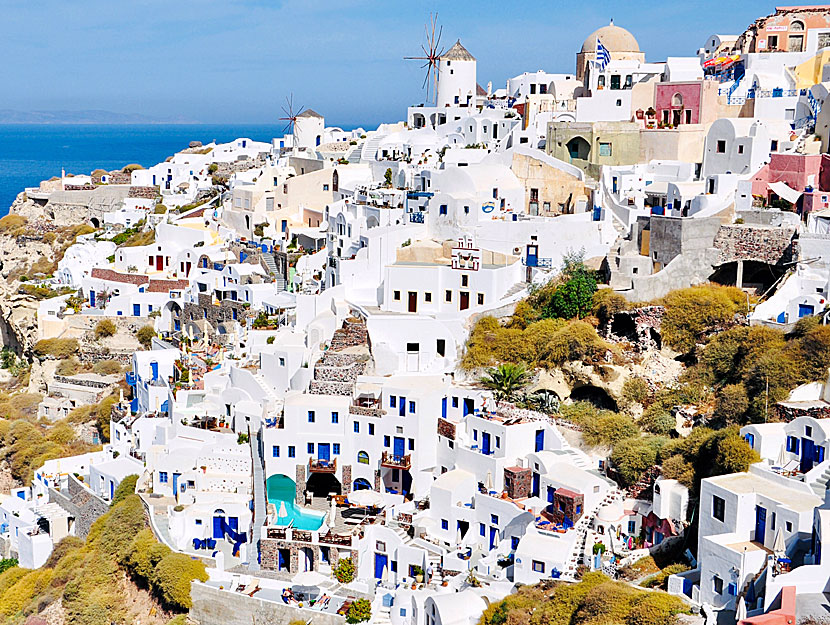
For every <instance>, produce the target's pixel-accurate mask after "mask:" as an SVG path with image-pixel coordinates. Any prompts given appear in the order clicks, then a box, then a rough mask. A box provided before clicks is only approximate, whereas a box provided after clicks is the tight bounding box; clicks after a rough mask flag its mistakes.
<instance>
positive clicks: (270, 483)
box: [265, 475, 326, 531]
mask: <svg viewBox="0 0 830 625" xmlns="http://www.w3.org/2000/svg"><path fill="white" fill-rule="evenodd" d="M265 492H266V493H267V495H268V503H272V504H274V505H275V506H276V507H277V525H291V526H292V527H296V528H297V529H298V530H312V531H313V530H318V529H320V526H321V525H322V524H323V519H324V518H325V516H326V514H325V513H320V512H311V511H310V510H305V509H304V508H301V507H300V506H298V505H297V504H295V503H294V497H295V496H296V493H297V490H296V485H295V483H294V480H292V479H291V478H290V477H287V476H285V475H272V476H271V477H269V478H268V480H267V481H266V482H265ZM282 503H285V512H286V515H285V516H279V512H280V507H281V504H282ZM291 521H294V523H293V524H291Z"/></svg>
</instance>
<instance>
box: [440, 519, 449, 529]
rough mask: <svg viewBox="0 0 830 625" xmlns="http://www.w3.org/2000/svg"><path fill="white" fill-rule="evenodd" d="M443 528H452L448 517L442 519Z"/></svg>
mask: <svg viewBox="0 0 830 625" xmlns="http://www.w3.org/2000/svg"><path fill="white" fill-rule="evenodd" d="M441 529H442V530H448V529H450V522H449V521H447V519H441Z"/></svg>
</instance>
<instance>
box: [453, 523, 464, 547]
mask: <svg viewBox="0 0 830 625" xmlns="http://www.w3.org/2000/svg"><path fill="white" fill-rule="evenodd" d="M463 540H464V537H463V536H461V528H460V527H459V528H458V529H457V530H456V532H455V544H456V545H460V544H461V541H463Z"/></svg>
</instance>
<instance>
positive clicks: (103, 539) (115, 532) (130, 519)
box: [87, 495, 145, 561]
mask: <svg viewBox="0 0 830 625" xmlns="http://www.w3.org/2000/svg"><path fill="white" fill-rule="evenodd" d="M144 525H145V521H144V505H143V504H142V503H141V499H140V498H139V497H138V495H128V496H126V497H125V498H124V499H123V500H122V501H120V502H119V503H117V504H116V505H115V506H113V507H112V508H111V509H110V512H109V514H106V515H104V516H102V517H100V518H99V519H98V520H97V521H95V523H93V525H92V528H91V529H90V531H89V536H88V537H87V538H88V542H89V543H91V544H92V545H94V546H95V547H96V548H98V550H100V551H101V553H104V554H107V555H110V556H113V557H115V558H116V560H119V561H123V560H124V558H125V557H126V556H127V554H128V553H129V550H130V546H131V541H132V539H133V537H134V536H135V535H136V534H138V532H139V531H141V530H142V529H144Z"/></svg>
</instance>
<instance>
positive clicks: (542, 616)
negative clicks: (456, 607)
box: [479, 572, 687, 625]
mask: <svg viewBox="0 0 830 625" xmlns="http://www.w3.org/2000/svg"><path fill="white" fill-rule="evenodd" d="M686 611H687V606H686V605H685V604H684V603H683V602H682V601H681V600H680V599H678V598H677V597H673V596H671V595H667V594H665V593H658V592H648V591H645V590H640V589H638V588H634V587H633V586H629V585H628V584H626V583H624V582H614V581H611V580H609V579H608V578H607V577H605V576H604V575H603V574H602V573H599V572H593V573H587V574H586V575H585V576H584V577H583V579H582V581H581V582H579V583H578V584H567V583H564V582H542V583H540V584H537V585H535V586H522V587H521V588H519V590H518V591H517V592H516V593H515V594H512V595H508V596H507V597H506V598H505V599H503V600H502V601H499V602H498V603H494V604H492V605H490V607H488V608H487V610H485V611H484V614H483V615H482V617H481V620H480V621H479V625H611V624H613V625H672V624H673V623H675V621H676V620H677V618H676V617H677V615H678V614H680V613H681V612H686Z"/></svg>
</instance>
